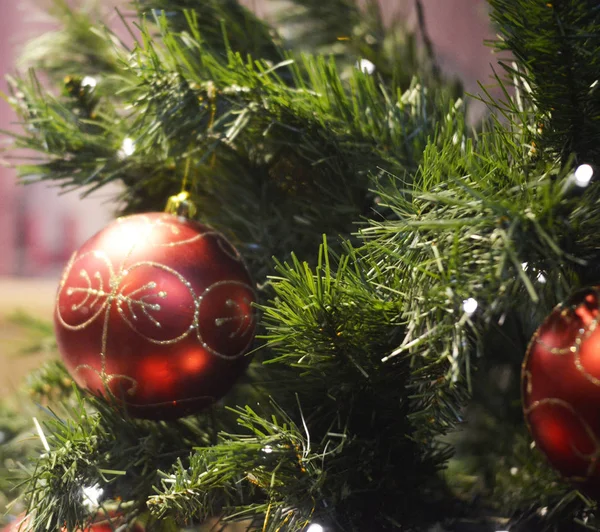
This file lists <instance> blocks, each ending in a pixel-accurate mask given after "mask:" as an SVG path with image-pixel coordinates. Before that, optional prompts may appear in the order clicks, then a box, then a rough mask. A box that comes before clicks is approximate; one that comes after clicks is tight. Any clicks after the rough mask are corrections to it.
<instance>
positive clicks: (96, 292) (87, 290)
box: [56, 251, 114, 331]
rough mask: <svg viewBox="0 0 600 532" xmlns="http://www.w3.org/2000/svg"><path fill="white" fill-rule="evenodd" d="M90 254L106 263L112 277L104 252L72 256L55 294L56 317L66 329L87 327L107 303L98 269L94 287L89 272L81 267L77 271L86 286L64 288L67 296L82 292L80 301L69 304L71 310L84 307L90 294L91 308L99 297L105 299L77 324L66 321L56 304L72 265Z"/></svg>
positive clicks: (106, 293) (95, 274)
mask: <svg viewBox="0 0 600 532" xmlns="http://www.w3.org/2000/svg"><path fill="white" fill-rule="evenodd" d="M90 255H93V256H94V257H96V258H97V259H100V260H101V261H102V262H103V263H104V264H105V265H106V267H107V269H108V272H109V276H110V278H111V279H112V278H113V277H114V271H113V267H112V264H111V262H110V259H109V258H108V257H107V256H106V254H105V253H104V252H102V251H88V252H87V253H84V254H83V255H81V256H80V257H78V258H77V259H75V256H73V258H72V259H71V261H70V262H69V264H68V265H67V268H66V269H65V275H64V277H63V279H62V280H61V283H60V289H59V290H58V293H57V294H56V315H57V317H58V320H59V321H60V323H61V325H63V326H64V327H66V328H67V329H70V330H72V331H78V330H81V329H84V328H85V327H87V326H88V325H89V324H90V323H92V322H93V321H94V320H95V319H96V318H97V317H98V316H99V315H100V314H101V313H102V311H103V310H104V308H105V306H106V304H107V303H108V296H109V292H106V291H105V290H104V286H103V283H102V277H101V275H100V271H96V272H95V273H94V275H93V278H94V279H98V280H99V282H98V286H97V288H94V287H93V285H92V281H91V278H90V276H89V273H88V272H87V271H86V270H83V269H82V270H81V271H80V272H79V276H80V277H81V278H83V279H84V280H85V281H86V286H84V287H68V288H67V289H66V294H67V296H73V295H75V294H83V295H84V298H83V300H82V301H80V302H79V303H74V304H73V305H72V306H71V310H73V311H76V310H81V309H82V308H83V307H84V305H85V303H86V302H87V301H88V300H89V299H90V297H91V296H94V299H93V301H92V303H91V304H90V305H89V308H93V306H94V305H96V304H97V303H98V301H99V300H100V298H103V297H106V299H104V301H103V302H102V304H101V305H100V306H99V307H98V310H96V312H95V313H94V314H92V315H91V317H90V318H88V319H87V320H86V321H84V322H83V323H80V324H78V325H71V324H70V323H67V322H66V321H65V319H64V317H63V315H62V313H61V311H60V305H59V304H58V300H59V298H60V296H61V294H62V293H63V291H64V290H65V285H66V282H67V279H68V277H69V274H70V273H71V270H72V269H73V266H74V265H75V264H76V263H77V262H79V261H80V260H83V259H85V258H86V257H88V256H90ZM86 308H87V307H86Z"/></svg>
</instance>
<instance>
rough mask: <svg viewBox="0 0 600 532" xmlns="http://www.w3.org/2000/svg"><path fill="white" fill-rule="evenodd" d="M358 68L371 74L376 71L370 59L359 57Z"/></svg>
mask: <svg viewBox="0 0 600 532" xmlns="http://www.w3.org/2000/svg"><path fill="white" fill-rule="evenodd" d="M356 68H358V70H360V71H361V72H364V73H365V74H369V76H370V75H371V74H373V72H375V65H374V64H373V63H371V61H369V60H368V59H359V60H358V61H357V62H356Z"/></svg>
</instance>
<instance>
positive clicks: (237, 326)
mask: <svg viewBox="0 0 600 532" xmlns="http://www.w3.org/2000/svg"><path fill="white" fill-rule="evenodd" d="M254 299H255V296H254V291H253V288H252V282H251V280H250V276H249V274H248V271H247V269H246V267H245V266H244V263H243V261H242V259H241V257H240V255H239V253H238V252H237V250H236V249H235V248H234V247H233V246H232V245H231V244H230V243H229V242H228V241H227V240H226V239H225V238H224V237H223V236H222V235H221V234H220V233H218V232H216V231H214V230H213V229H211V228H210V227H207V226H204V225H201V224H199V223H196V222H193V221H190V220H188V219H185V218H181V217H177V216H174V215H171V214H165V213H150V214H139V215H133V216H127V217H123V218H119V219H117V220H116V221H114V222H113V223H111V224H110V225H108V226H107V227H106V228H105V229H103V230H102V231H100V232H99V233H97V234H96V235H95V236H93V237H92V238H90V239H89V240H88V241H87V242H86V243H85V244H84V245H83V246H82V247H81V248H80V249H79V250H78V251H77V252H75V253H74V255H73V256H72V257H71V260H70V262H69V264H68V265H67V267H66V268H65V271H64V273H63V276H62V280H61V283H60V287H59V290H58V295H57V298H56V308H55V314H54V317H55V319H54V323H55V331H56V338H57V342H58V348H59V350H60V353H61V355H62V358H63V360H64V362H65V365H66V367H67V369H68V370H69V372H70V374H71V375H72V377H73V378H74V379H75V381H76V382H77V384H79V386H81V387H83V388H87V389H88V390H89V391H91V392H92V393H94V394H96V395H103V396H109V397H111V398H113V399H117V400H119V401H121V402H122V403H124V404H125V405H126V407H127V410H128V411H129V412H130V413H131V414H132V415H134V416H137V417H144V418H151V419H168V418H177V417H180V416H184V415H187V414H190V413H193V412H197V411H198V410H200V409H202V408H204V407H206V406H208V405H210V404H211V403H212V402H214V401H215V400H216V399H218V398H220V397H222V396H223V395H225V393H227V391H228V390H229V389H230V388H231V387H232V386H233V383H234V382H235V380H236V379H237V378H238V377H239V376H240V375H241V374H242V373H243V372H244V370H245V368H246V366H247V364H248V362H249V359H248V357H245V356H244V354H245V353H246V351H247V350H248V348H249V347H250V344H251V343H252V340H253V338H254V328H255V317H254V313H253V309H252V302H253V301H254Z"/></svg>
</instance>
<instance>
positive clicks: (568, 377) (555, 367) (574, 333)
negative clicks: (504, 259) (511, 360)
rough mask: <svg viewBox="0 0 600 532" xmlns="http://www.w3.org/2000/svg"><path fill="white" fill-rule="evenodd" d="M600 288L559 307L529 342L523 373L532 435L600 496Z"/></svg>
mask: <svg viewBox="0 0 600 532" xmlns="http://www.w3.org/2000/svg"><path fill="white" fill-rule="evenodd" d="M598 290H599V288H590V289H587V290H584V291H582V292H579V293H577V294H575V295H574V296H573V297H572V298H571V299H569V300H568V301H567V302H566V303H565V304H564V305H561V306H558V307H556V308H555V309H554V310H553V312H552V313H551V314H550V315H549V316H548V318H546V320H545V321H544V323H543V324H542V325H541V326H540V328H539V329H538V330H537V331H536V333H535V335H534V337H533V338H532V340H531V343H530V345H529V349H528V351H527V355H526V358H525V361H524V363H523V371H522V377H523V379H522V393H523V408H524V412H525V417H526V420H527V422H528V425H529V428H530V431H531V434H532V436H533V438H534V440H535V442H536V444H537V445H538V447H539V448H540V449H541V450H542V451H543V452H544V453H545V454H546V456H547V457H548V460H549V461H550V462H551V464H552V465H553V466H554V467H555V468H556V469H557V470H558V471H559V472H560V473H561V474H562V475H563V476H565V477H566V478H567V479H569V480H571V481H573V482H574V483H575V484H577V486H578V487H580V488H581V489H583V490H584V491H586V492H587V493H588V494H590V495H592V496H594V497H597V496H598V495H600V471H599V470H598V463H597V460H598V458H599V457H600V327H598V326H597V324H598V320H599V319H600V313H599V304H600V301H599V292H598Z"/></svg>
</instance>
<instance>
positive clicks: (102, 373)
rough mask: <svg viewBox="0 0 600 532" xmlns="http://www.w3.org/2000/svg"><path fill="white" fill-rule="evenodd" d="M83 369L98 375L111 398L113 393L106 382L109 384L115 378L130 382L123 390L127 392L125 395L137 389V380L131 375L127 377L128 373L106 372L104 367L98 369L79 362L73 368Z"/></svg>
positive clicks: (76, 369)
mask: <svg viewBox="0 0 600 532" xmlns="http://www.w3.org/2000/svg"><path fill="white" fill-rule="evenodd" d="M84 369H87V370H89V371H91V372H92V373H95V374H96V375H98V377H99V378H100V380H101V381H102V384H103V385H104V388H105V389H106V391H107V392H108V393H109V394H110V396H111V397H113V398H115V395H114V394H113V393H112V391H111V390H110V388H109V387H108V384H110V383H111V382H112V381H113V380H115V379H122V380H125V381H129V382H130V383H131V386H130V387H129V388H128V389H127V392H125V393H127V395H134V394H135V392H136V391H137V387H138V382H137V380H135V379H134V378H133V377H129V376H128V375H120V374H119V373H110V374H107V373H106V372H105V370H104V369H102V370H100V371H99V370H97V369H96V368H94V367H93V366H90V365H89V364H80V365H79V366H77V367H76V368H75V371H77V372H81V371H82V370H84Z"/></svg>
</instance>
